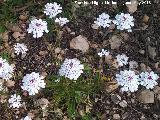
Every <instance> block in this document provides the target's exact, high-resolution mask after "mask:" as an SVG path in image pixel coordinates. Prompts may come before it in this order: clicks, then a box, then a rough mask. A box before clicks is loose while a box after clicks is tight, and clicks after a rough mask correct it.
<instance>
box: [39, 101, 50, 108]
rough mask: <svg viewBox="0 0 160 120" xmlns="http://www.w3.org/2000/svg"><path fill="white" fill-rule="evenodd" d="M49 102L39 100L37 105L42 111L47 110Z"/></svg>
mask: <svg viewBox="0 0 160 120" xmlns="http://www.w3.org/2000/svg"><path fill="white" fill-rule="evenodd" d="M48 104H49V101H48V100H47V99H46V98H41V99H38V100H37V105H38V106H40V107H41V108H42V109H46V107H48Z"/></svg>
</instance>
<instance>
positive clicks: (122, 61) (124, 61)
mask: <svg viewBox="0 0 160 120" xmlns="http://www.w3.org/2000/svg"><path fill="white" fill-rule="evenodd" d="M116 58H117V62H118V65H119V66H123V65H127V64H128V58H129V57H127V56H126V55H125V54H122V55H117V56H116Z"/></svg>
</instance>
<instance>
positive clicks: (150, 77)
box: [140, 71, 159, 89]
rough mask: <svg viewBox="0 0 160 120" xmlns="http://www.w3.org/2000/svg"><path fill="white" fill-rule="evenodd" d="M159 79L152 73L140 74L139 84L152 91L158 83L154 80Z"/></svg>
mask: <svg viewBox="0 0 160 120" xmlns="http://www.w3.org/2000/svg"><path fill="white" fill-rule="evenodd" d="M158 78H159V76H158V75H157V74H155V73H154V72H153V71H151V72H142V73H141V74H140V84H141V85H143V86H145V87H146V88H147V89H152V88H153V87H154V86H155V85H157V84H158V83H157V82H156V80H157V79H158Z"/></svg>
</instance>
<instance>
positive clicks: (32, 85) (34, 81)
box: [21, 72, 46, 95]
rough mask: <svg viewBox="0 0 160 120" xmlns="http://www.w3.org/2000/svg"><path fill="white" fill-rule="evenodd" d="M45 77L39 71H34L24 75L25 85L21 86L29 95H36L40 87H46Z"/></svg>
mask: <svg viewBox="0 0 160 120" xmlns="http://www.w3.org/2000/svg"><path fill="white" fill-rule="evenodd" d="M43 79H44V77H43V76H40V75H39V73H35V72H32V73H31V74H26V76H24V77H23V80H22V82H23V86H21V88H22V89H23V90H26V91H28V92H29V95H35V94H36V93H38V90H40V88H45V85H46V83H44V80H43Z"/></svg>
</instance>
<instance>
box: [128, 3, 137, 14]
mask: <svg viewBox="0 0 160 120" xmlns="http://www.w3.org/2000/svg"><path fill="white" fill-rule="evenodd" d="M130 2H131V4H127V5H126V6H127V7H128V11H129V12H130V13H134V12H135V11H136V10H137V7H138V1H137V0H131V1H130Z"/></svg>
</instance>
